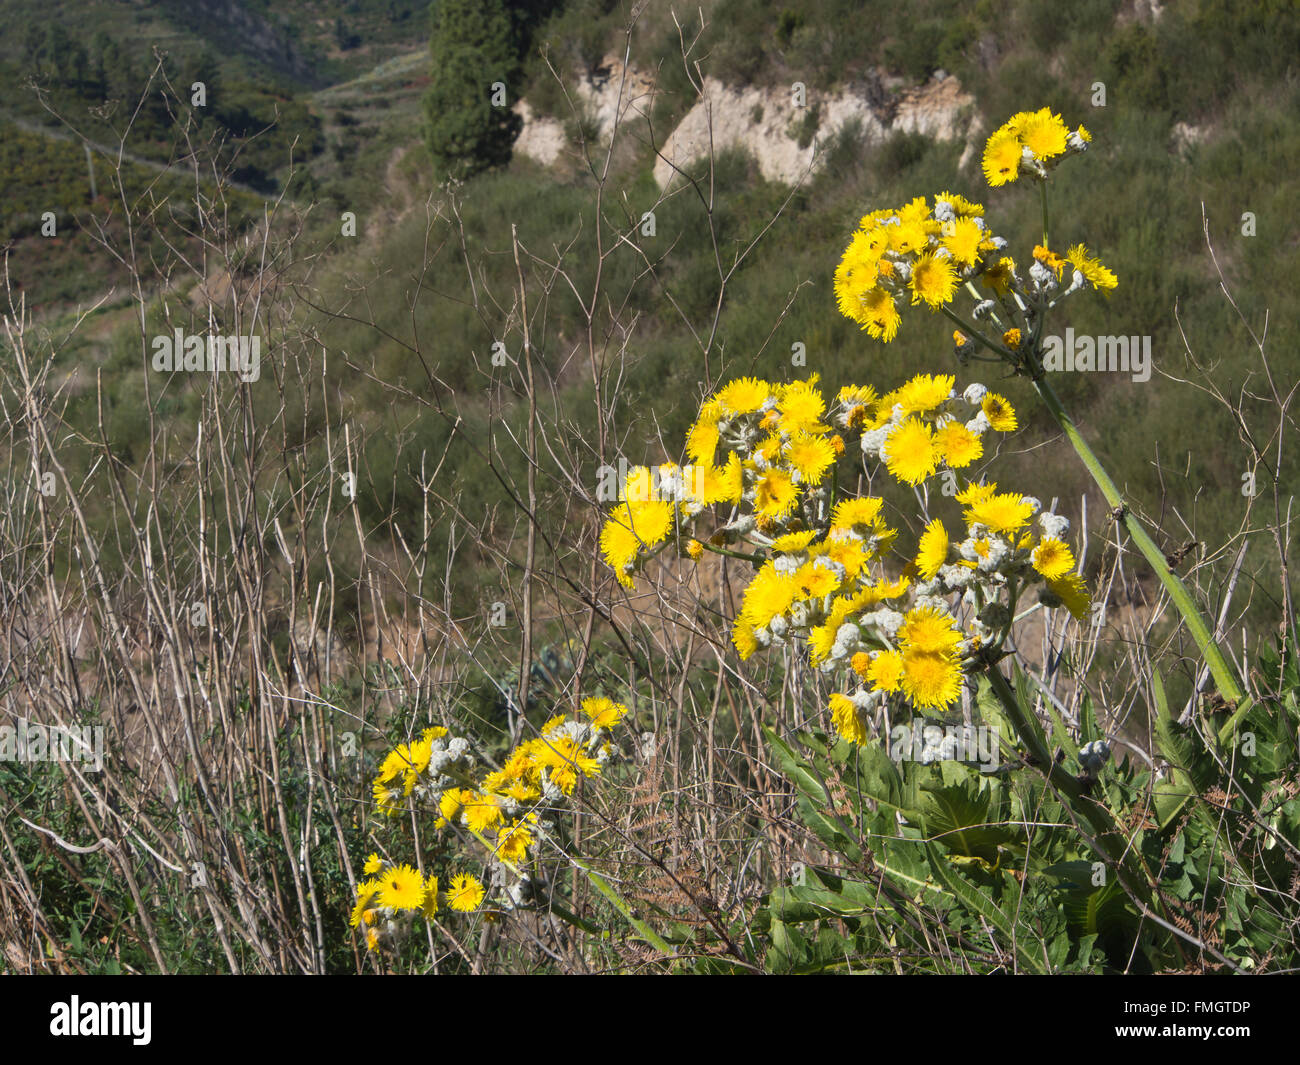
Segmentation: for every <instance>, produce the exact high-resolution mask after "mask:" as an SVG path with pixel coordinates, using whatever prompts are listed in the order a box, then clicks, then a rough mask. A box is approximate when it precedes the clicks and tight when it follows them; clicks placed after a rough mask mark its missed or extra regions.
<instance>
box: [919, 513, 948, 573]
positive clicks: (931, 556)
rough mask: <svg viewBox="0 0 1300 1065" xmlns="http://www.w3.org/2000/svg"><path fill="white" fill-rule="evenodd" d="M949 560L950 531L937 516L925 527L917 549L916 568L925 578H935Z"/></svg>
mask: <svg viewBox="0 0 1300 1065" xmlns="http://www.w3.org/2000/svg"><path fill="white" fill-rule="evenodd" d="M947 561H948V532H947V530H946V529H945V528H944V527H943V522H942V521H940V520H939V519H938V518H935V519H934V520H933V521H932V522H930V524H929V525H927V526H926V527H925V532H923V533H922V534H921V542H920V544H919V545H918V546H917V551H916V569H917V572H918V573H920V575H921V578H922V579H923V580H927V581H929V580H933V579H934V577H935V574H937V573H938V572H939V567H940V566H942V565H943V564H944V563H945V562H947Z"/></svg>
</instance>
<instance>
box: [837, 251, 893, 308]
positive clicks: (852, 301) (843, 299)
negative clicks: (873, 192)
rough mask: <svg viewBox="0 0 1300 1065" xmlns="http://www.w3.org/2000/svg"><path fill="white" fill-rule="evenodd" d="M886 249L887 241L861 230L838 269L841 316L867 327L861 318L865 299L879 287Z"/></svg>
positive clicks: (838, 301) (838, 300) (838, 295)
mask: <svg viewBox="0 0 1300 1065" xmlns="http://www.w3.org/2000/svg"><path fill="white" fill-rule="evenodd" d="M883 249H884V242H883V240H882V239H881V238H880V237H879V236H877V235H876V234H875V233H874V232H873V233H866V232H864V231H862V230H859V231H858V232H857V233H855V234H854V235H853V240H852V241H851V242H850V243H849V246H848V248H846V249H845V251H844V256H843V258H841V259H840V263H839V266H838V267H836V269H835V279H834V289H835V301H836V303H837V304H838V305H839V308H840V313H841V314H843V315H844V317H846V318H852V319H854V320H855V321H857V322H860V323H861V324H863V325H865V324H866V323H865V322H863V321H862V318H861V315H862V298H863V296H865V295H866V293H868V292H869V291H871V289H873V288H874V287H875V286H876V280H877V278H878V277H879V276H880V273H879V269H878V266H877V264H878V263H879V262H880V253H881V251H882V250H883Z"/></svg>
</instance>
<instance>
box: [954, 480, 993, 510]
mask: <svg viewBox="0 0 1300 1065" xmlns="http://www.w3.org/2000/svg"><path fill="white" fill-rule="evenodd" d="M997 493H998V486H997V484H996V483H991V484H968V485H967V486H966V487H965V488H963V489H962V490H961V491H960V492H958V493H957V502H958V503H961V504H963V505H964V506H973V505H974V504H976V503H984V502H987V501H988V500H990V499H992V498H993V497H994V496H995V495H997Z"/></svg>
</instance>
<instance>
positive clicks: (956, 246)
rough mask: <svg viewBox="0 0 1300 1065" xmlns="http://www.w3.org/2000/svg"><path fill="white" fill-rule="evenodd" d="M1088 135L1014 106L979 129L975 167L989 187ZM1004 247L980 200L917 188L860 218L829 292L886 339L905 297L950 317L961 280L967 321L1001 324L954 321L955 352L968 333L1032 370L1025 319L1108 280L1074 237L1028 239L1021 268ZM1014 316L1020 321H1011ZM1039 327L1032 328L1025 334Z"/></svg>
mask: <svg viewBox="0 0 1300 1065" xmlns="http://www.w3.org/2000/svg"><path fill="white" fill-rule="evenodd" d="M1091 140H1092V136H1091V134H1089V132H1088V131H1087V130H1086V129H1084V127H1083V126H1079V127H1078V128H1077V129H1075V130H1073V131H1071V130H1069V129H1068V128H1067V127H1066V125H1065V123H1064V122H1063V121H1062V120H1061V116H1060V115H1055V114H1053V113H1052V112H1051V110H1050V109H1049V108H1042V109H1041V110H1038V111H1022V112H1021V113H1019V114H1016V115H1013V116H1012V117H1011V118H1010V119H1008V120H1007V121H1006V122H1005V123H1004V124H1003V125H1002V126H1001V127H1000V128H999V129H998V130H996V131H995V132H994V133H993V135H992V136H991V137H989V139H988V142H987V143H986V145H985V149H984V173H985V176H986V177H987V178H988V181H989V184H990V185H994V186H997V185H1005V184H1007V183H1008V182H1012V181H1015V180H1017V179H1018V178H1019V177H1020V176H1021V175H1023V174H1033V175H1035V176H1037V177H1040V178H1044V179H1045V178H1046V177H1047V175H1048V172H1049V171H1050V170H1051V169H1052V168H1053V167H1055V166H1056V164H1057V163H1059V162H1060V161H1061V160H1062V159H1064V158H1066V157H1067V156H1069V155H1072V154H1075V153H1077V152H1081V151H1084V150H1085V149H1086V148H1087V146H1088V143H1089V141H1091ZM1007 247H1008V245H1007V241H1006V240H1005V239H1004V238H1003V237H1000V236H998V235H997V234H996V233H995V232H994V231H993V230H992V229H991V228H990V227H989V225H988V223H987V222H986V220H985V210H984V207H983V206H982V205H981V204H978V203H973V202H971V201H970V200H967V199H965V198H964V197H962V196H959V195H957V194H955V193H951V192H941V193H938V194H937V195H936V196H935V197H934V202H933V205H931V204H930V202H929V201H928V200H927V198H926V197H924V196H918V197H917V198H916V199H914V200H912V201H911V202H910V203H907V204H905V205H903V206H902V207H898V208H890V209H885V210H878V211H872V212H871V213H869V214H867V215H864V216H863V217H862V219H861V221H860V222H859V225H858V228H857V230H856V232H855V233H854V234H853V237H852V239H851V240H850V241H849V245H848V247H847V248H846V249H845V250H844V254H843V255H842V256H841V257H840V261H839V265H838V266H837V267H836V269H835V279H834V289H835V301H836V303H837V305H838V307H839V310H840V313H841V314H843V315H844V316H845V317H846V318H849V319H851V320H853V321H855V322H857V323H858V325H859V326H860V327H861V328H862V329H863V330H865V331H866V332H867V333H868V334H869V335H870V336H872V337H874V338H875V339H877V340H880V341H883V342H885V343H888V342H889V341H891V340H893V339H894V337H896V336H897V335H898V330H899V327H900V325H901V323H902V319H903V308H904V307H907V306H916V305H924V306H926V307H928V308H929V309H930V310H931V311H941V312H943V313H945V314H947V315H948V316H949V317H950V318H954V319H955V320H956V321H959V322H960V321H961V320H960V319H958V318H957V317H956V315H955V314H954V313H953V309H952V307H951V306H950V305H951V304H953V303H954V301H955V299H956V296H957V293H958V292H959V290H961V289H965V290H966V291H967V292H968V293H969V294H970V295H971V296H972V297H973V298H974V301H975V308H974V318H975V319H976V320H977V321H978V320H980V319H983V318H991V319H993V320H994V321H995V322H1000V323H1001V332H1002V345H1001V346H1000V347H999V346H998V345H996V344H995V343H993V342H992V341H990V340H988V339H986V338H985V337H983V336H982V335H980V334H978V333H976V334H973V335H972V333H971V331H970V330H969V329H966V328H963V329H962V330H959V331H958V332H957V333H955V334H954V335H953V340H954V344H955V346H956V348H957V354H958V357H959V359H961V360H962V361H965V359H966V358H967V357H968V356H969V355H970V354H972V353H973V352H974V350H975V337H978V338H979V339H980V340H981V341H982V342H983V343H984V344H985V345H986V346H988V347H990V348H992V349H994V350H995V352H996V353H997V354H999V355H1000V356H1002V357H1003V358H1005V359H1007V361H1009V362H1011V363H1012V365H1013V366H1016V367H1017V368H1019V369H1029V370H1030V371H1031V372H1034V371H1037V370H1038V369H1039V367H1038V365H1037V362H1036V360H1037V359H1038V352H1037V351H1035V350H1033V349H1032V348H1031V347H1030V346H1029V345H1026V344H1024V341H1025V339H1026V338H1027V337H1028V336H1029V335H1030V329H1029V328H1028V327H1029V325H1030V324H1031V323H1032V322H1034V321H1037V320H1040V319H1041V315H1042V314H1043V313H1044V312H1045V311H1047V310H1049V309H1051V308H1052V307H1054V306H1055V305H1056V302H1057V301H1058V300H1059V299H1061V298H1063V297H1064V296H1068V295H1072V294H1073V293H1075V292H1076V291H1079V290H1080V289H1083V288H1092V289H1095V290H1097V291H1100V292H1102V293H1107V294H1108V293H1109V292H1110V290H1112V289H1114V288H1115V287H1116V285H1117V284H1118V280H1117V278H1116V277H1115V274H1114V273H1113V272H1112V271H1111V270H1110V269H1108V268H1107V267H1106V266H1105V265H1104V264H1103V263H1102V262H1101V261H1100V260H1099V259H1097V258H1095V257H1094V256H1093V255H1091V254H1090V253H1089V251H1088V249H1087V248H1086V247H1085V246H1084V245H1082V244H1075V245H1072V246H1071V247H1070V248H1069V250H1068V251H1067V253H1066V254H1065V256H1064V257H1062V256H1060V255H1057V254H1056V253H1054V252H1052V251H1050V250H1049V249H1047V248H1046V247H1041V246H1040V247H1037V248H1035V249H1034V253H1033V259H1032V261H1031V262H1030V264H1029V269H1028V271H1027V275H1026V276H1022V274H1021V273H1020V271H1019V270H1018V269H1017V266H1016V261H1015V259H1013V258H1012V257H1011V256H1009V255H1007V254H1005V252H1006V249H1007ZM1067 267H1068V268H1069V270H1068V276H1067V273H1066V268H1067ZM977 282H978V284H979V285H980V286H981V287H982V289H983V290H984V291H983V292H981V291H980V289H979V288H976V283H977ZM999 305H1000V314H999ZM1022 317H1023V319H1024V325H1025V328H1021V327H1020V326H1019V325H1017V324H1016V322H1017V319H1018V318H1022ZM1001 319H1005V321H1001ZM1039 332H1041V330H1037V329H1036V330H1033V334H1034V336H1035V337H1036V336H1037V334H1038V333H1039ZM995 335H996V334H995Z"/></svg>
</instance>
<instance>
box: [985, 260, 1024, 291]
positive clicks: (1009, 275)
mask: <svg viewBox="0 0 1300 1065" xmlns="http://www.w3.org/2000/svg"><path fill="white" fill-rule="evenodd" d="M1015 269H1016V263H1015V260H1014V259H1009V258H1007V257H1006V256H1003V257H1002V258H1001V259H999V260H998V261H997V262H996V263H994V264H993V265H992V266H990V267H989V268H988V269H987V270H985V271H984V273H983V274H981V275H980V282H981V283H982V284H983V285H984V287H985V288H991V289H992V290H993V291H994V292H996V293H997V294H998V295H999V296H1005V295H1006V294H1007V292H1008V290H1010V288H1011V282H1012V281H1013V280H1014V278H1013V274H1014V271H1015Z"/></svg>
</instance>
